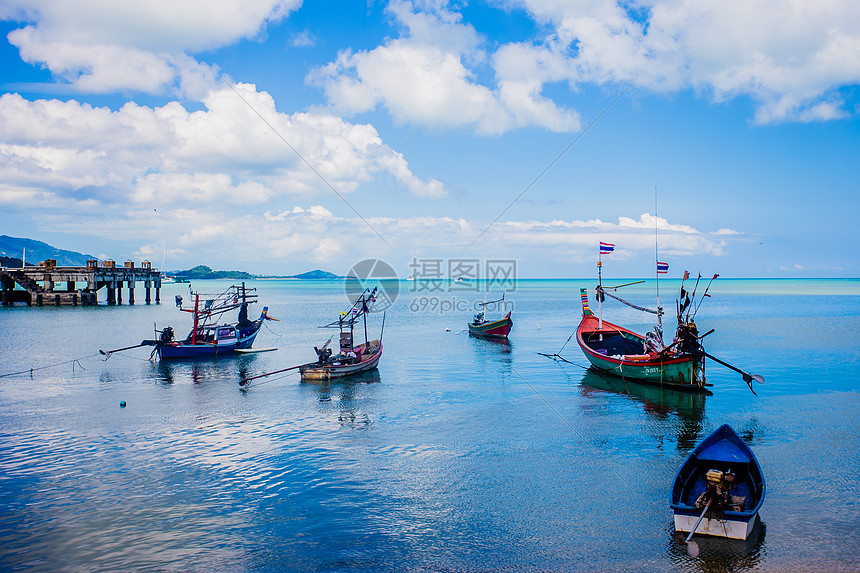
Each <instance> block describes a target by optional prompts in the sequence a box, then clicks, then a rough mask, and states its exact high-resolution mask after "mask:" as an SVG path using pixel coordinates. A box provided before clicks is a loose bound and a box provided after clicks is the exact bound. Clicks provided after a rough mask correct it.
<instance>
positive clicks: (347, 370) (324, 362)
mask: <svg viewBox="0 0 860 573" xmlns="http://www.w3.org/2000/svg"><path fill="white" fill-rule="evenodd" d="M376 290H377V289H376V288H374V289H373V290H372V291H371V290H369V289H365V290H364V292H363V293H362V294H361V296H359V297H358V300H356V301H355V303H353V305H352V308H350V309H349V310H348V311H346V312H341V313H340V317H339V318H338V319H337V320H336V321H335V322H332V323H330V324H326V325H324V326H322V327H320V328H337V329H339V330H340V351H339V352H338V353H337V354H334V355H333V353H332V350H331V349H330V348H328V345H329V343H330V342H331V339H332V337H333V335H332V337H329V339H328V341H327V342H326V343H325V344H324V345H323V347H322V348H316V347H314V351H315V352H316V353H317V359H318V360H317V361H316V362H311V363H310V364H303V365H301V366H299V367H298V368H299V374H300V375H301V377H302V380H331V379H334V378H343V377H345V376H351V375H353V374H358V373H360V372H367V371H369V370H374V369H375V368H376V367H377V366H378V365H379V360H380V359H381V358H382V333H380V335H379V339H378V340H368V339H367V314H368V313H369V312H370V307H369V304H373V303H374V302H376ZM360 318H361V319H363V321H364V343H363V344H357V345H356V344H354V343H353V331H354V329H355V323H356V322H358V320H359V319H360ZM382 329H383V330H384V329H385V315H384V314H383V317H382Z"/></svg>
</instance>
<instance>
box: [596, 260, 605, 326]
mask: <svg viewBox="0 0 860 573" xmlns="http://www.w3.org/2000/svg"><path fill="white" fill-rule="evenodd" d="M601 255H602V251H601V249H600V245H598V246H597V293H596V294H597V325H598V329H599V330H600V340H603V296H601V295H602V294H603V273H602V270H603V261H602V260H601Z"/></svg>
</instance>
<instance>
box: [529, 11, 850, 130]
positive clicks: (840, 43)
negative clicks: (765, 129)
mask: <svg viewBox="0 0 860 573" xmlns="http://www.w3.org/2000/svg"><path fill="white" fill-rule="evenodd" d="M517 4H518V5H520V6H522V7H523V8H524V9H525V10H527V11H528V12H529V13H531V14H532V15H533V16H534V17H535V18H536V19H537V20H539V21H543V22H547V23H548V24H549V25H550V26H551V27H552V29H553V36H552V39H551V41H547V42H546V46H547V49H549V50H550V51H553V52H555V53H557V54H559V55H562V56H564V55H567V57H568V59H569V65H568V69H569V70H570V72H571V75H570V81H571V82H572V83H577V82H596V83H599V84H603V83H607V82H623V83H628V82H632V83H633V84H634V85H637V86H639V87H641V88H644V89H648V90H652V91H655V92H669V91H675V90H680V89H687V88H692V89H695V90H699V91H701V92H704V93H709V94H711V97H713V99H714V100H715V101H724V100H726V99H729V98H732V97H737V96H749V97H751V98H752V99H753V100H754V101H756V102H757V110H756V114H755V119H756V121H758V122H760V123H773V122H781V121H821V120H828V119H835V118H839V117H844V116H845V115H846V114H847V113H849V111H848V110H846V109H845V104H844V102H843V101H842V99H841V96H840V94H839V88H840V87H842V86H848V85H854V84H856V83H857V82H858V81H860V5H858V4H857V3H856V2H789V3H785V2H778V1H776V0H753V1H750V2H741V3H731V2H729V3H727V2H722V1H720V0H701V1H697V2H685V1H683V0H656V1H650V2H641V3H636V4H629V3H626V2H616V1H612V0H598V1H579V2H564V3H560V2H557V1H555V0H519V1H518V2H517Z"/></svg>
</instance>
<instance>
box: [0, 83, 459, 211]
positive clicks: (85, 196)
mask: <svg viewBox="0 0 860 573" xmlns="http://www.w3.org/2000/svg"><path fill="white" fill-rule="evenodd" d="M237 94H238V95H237ZM203 102H204V106H205V109H204V110H201V111H193V112H190V111H188V110H186V109H185V108H184V107H182V106H181V105H180V104H178V103H176V102H171V103H168V104H166V105H164V106H162V107H156V108H150V107H145V106H140V105H137V104H135V103H132V102H129V103H127V104H125V105H124V106H123V107H122V108H120V109H119V110H117V111H111V110H109V109H107V108H98V107H92V106H89V105H87V104H82V103H79V102H77V101H74V100H70V101H65V102H64V101H59V100H37V101H33V102H31V101H27V100H25V99H23V98H22V97H20V96H19V95H17V94H5V95H3V96H2V97H0V132H2V133H3V134H4V140H5V141H4V142H3V143H0V178H2V179H3V181H4V182H5V184H6V185H8V186H10V187H11V186H19V187H21V188H25V189H26V188H41V189H43V190H44V191H47V192H49V193H50V194H52V195H53V196H64V197H66V198H68V199H71V200H78V201H86V200H90V199H94V200H98V201H100V202H102V203H103V204H114V203H122V202H124V201H130V202H132V203H137V204H141V203H154V204H157V205H170V204H180V203H185V202H188V201H194V202H196V203H198V204H200V205H205V204H208V203H233V204H238V203H245V204H248V203H260V202H264V201H268V200H272V199H273V198H279V197H285V196H290V195H296V194H299V195H310V196H313V195H319V194H326V195H329V194H331V190H330V189H329V188H328V185H331V186H332V187H334V188H335V189H336V190H337V191H338V192H339V193H341V194H348V193H350V192H352V191H354V190H355V189H357V188H358V187H359V186H360V185H362V184H365V183H369V182H372V181H374V180H375V179H377V178H379V177H383V176H385V177H390V178H391V179H393V180H394V181H396V182H397V183H398V185H399V186H400V187H401V188H403V189H405V190H407V191H408V192H410V193H412V194H414V195H417V196H429V197H439V196H444V195H445V193H446V191H445V189H444V187H443V185H442V184H441V183H440V182H439V181H437V180H435V179H431V180H429V181H424V180H421V179H419V178H418V177H416V176H415V175H414V174H413V173H412V171H411V170H410V169H409V166H408V164H407V162H406V160H405V159H404V158H403V156H402V155H401V154H399V153H397V152H395V151H394V150H392V149H391V148H390V147H388V146H386V145H385V144H384V143H383V142H382V140H381V138H380V137H379V134H378V133H377V131H376V130H375V129H374V128H373V127H372V126H370V125H358V124H351V123H348V122H345V121H343V120H342V119H341V118H338V117H335V116H332V115H326V114H310V113H297V114H293V115H287V114H283V113H279V112H278V111H277V110H276V109H275V105H274V101H273V100H272V98H271V96H269V94H267V93H265V92H258V91H257V90H256V88H255V87H254V86H253V85H247V84H239V85H237V86H235V91H234V90H233V89H230V88H228V87H226V86H222V87H221V88H220V89H218V90H215V91H212V92H209V95H208V96H207V97H206V98H204V100H203ZM258 114H259V115H258ZM261 117H262V118H265V120H264V119H261ZM285 142H288V143H289V145H287V144H285ZM297 154H299V155H300V156H301V158H300V157H299V155H297ZM309 166H312V167H313V169H311V167H309ZM321 178H322V179H324V180H325V182H323V181H322V179H321ZM44 196H45V195H39V194H31V195H30V197H31V200H33V201H35V200H38V198H39V197H44ZM0 200H2V199H0Z"/></svg>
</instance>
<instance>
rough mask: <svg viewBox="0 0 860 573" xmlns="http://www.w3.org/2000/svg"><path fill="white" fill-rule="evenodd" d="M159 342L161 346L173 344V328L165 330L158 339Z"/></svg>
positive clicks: (168, 327) (169, 327)
mask: <svg viewBox="0 0 860 573" xmlns="http://www.w3.org/2000/svg"><path fill="white" fill-rule="evenodd" d="M158 342H159V343H161V344H170V343H171V342H173V327H172V326H167V327H165V328H164V330H162V331H161V336H160V337H159V338H158Z"/></svg>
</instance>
